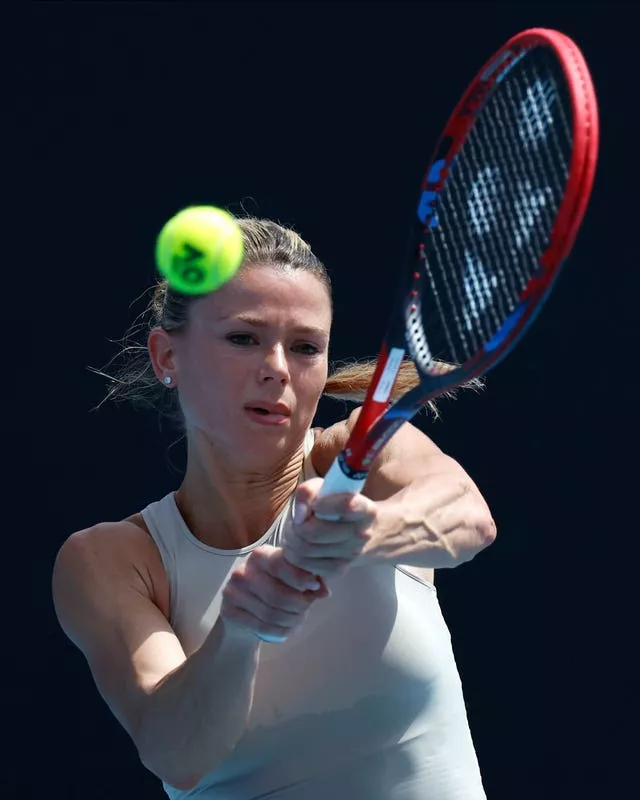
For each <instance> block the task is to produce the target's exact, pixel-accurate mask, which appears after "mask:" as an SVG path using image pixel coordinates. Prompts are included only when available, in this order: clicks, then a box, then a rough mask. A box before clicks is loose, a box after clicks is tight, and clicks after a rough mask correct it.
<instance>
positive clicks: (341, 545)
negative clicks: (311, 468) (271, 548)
mask: <svg viewBox="0 0 640 800" xmlns="http://www.w3.org/2000/svg"><path fill="white" fill-rule="evenodd" d="M321 487H322V479H321V478H313V479H311V480H309V481H306V482H305V483H303V484H302V485H301V486H299V487H298V490H297V492H296V516H295V518H294V522H293V525H292V526H291V528H290V529H289V530H287V531H286V533H285V537H284V545H283V549H284V553H285V558H286V559H287V561H288V562H289V563H290V564H293V565H294V566H296V567H299V568H300V569H303V570H306V571H307V572H308V573H311V574H312V575H317V576H320V577H322V578H328V577H331V576H333V575H341V574H343V573H345V572H346V571H347V570H348V569H349V568H350V567H351V566H352V565H353V562H354V561H355V560H357V559H358V557H359V556H360V555H361V553H362V550H363V548H364V547H365V545H366V544H367V542H368V541H370V539H371V537H372V532H371V529H372V525H373V524H374V523H375V521H376V519H377V513H378V509H377V505H376V503H375V502H374V501H373V500H370V499H369V498H368V497H365V496H364V495H362V494H356V495H352V494H334V495H327V496H326V497H322V498H319V497H318V493H319V492H320V488H321ZM323 514H327V515H332V516H337V517H338V518H339V519H337V520H331V521H328V520H324V519H321V518H320V517H319V515H323Z"/></svg>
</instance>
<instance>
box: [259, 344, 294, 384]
mask: <svg viewBox="0 0 640 800" xmlns="http://www.w3.org/2000/svg"><path fill="white" fill-rule="evenodd" d="M259 377H260V381H261V382H264V381H272V380H276V381H280V383H282V384H285V383H288V382H289V378H290V376H289V364H288V362H287V357H286V353H285V351H284V347H283V346H282V345H281V344H276V345H274V346H273V347H272V348H271V349H270V350H269V351H268V352H267V354H266V355H265V358H264V361H263V362H262V364H261V366H260V376H259Z"/></svg>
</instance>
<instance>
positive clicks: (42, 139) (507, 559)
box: [0, 0, 639, 800]
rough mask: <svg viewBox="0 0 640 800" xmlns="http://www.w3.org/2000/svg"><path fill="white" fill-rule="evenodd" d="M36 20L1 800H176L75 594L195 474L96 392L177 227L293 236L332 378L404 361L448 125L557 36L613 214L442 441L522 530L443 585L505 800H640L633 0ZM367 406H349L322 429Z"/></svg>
mask: <svg viewBox="0 0 640 800" xmlns="http://www.w3.org/2000/svg"><path fill="white" fill-rule="evenodd" d="M28 14H29V17H30V19H29V20H28V21H27V23H26V27H25V28H24V36H20V33H21V32H20V31H17V32H15V36H16V38H17V40H18V41H19V50H20V55H19V56H16V60H15V61H14V63H13V64H12V70H13V72H14V74H15V78H16V85H20V84H21V83H22V82H23V81H25V82H26V83H25V86H26V90H24V91H22V92H21V93H20V96H19V101H18V104H17V105H16V107H15V112H16V113H15V122H16V126H15V129H16V131H17V132H18V135H19V137H20V138H21V139H22V141H23V143H24V144H26V145H27V147H28V158H27V160H26V161H25V162H23V163H24V164H26V175H25V172H24V167H23V168H22V170H21V171H22V174H23V177H24V178H25V181H26V183H27V187H28V191H29V192H30V198H29V201H28V204H27V206H26V209H27V210H26V211H25V212H24V214H25V216H26V217H27V222H28V224H29V234H28V238H27V240H25V239H24V238H23V239H22V240H21V242H22V249H23V257H24V255H25V254H26V255H28V258H29V263H30V264H31V273H28V272H27V273H26V274H27V275H32V276H33V286H31V285H28V286H24V285H22V286H21V287H20V291H19V292H17V293H16V294H15V295H12V297H10V298H8V302H7V306H8V314H9V316H8V320H9V323H10V324H12V325H13V326H14V327H13V328H11V329H10V330H9V331H7V330H5V332H4V339H5V342H4V343H5V345H7V343H8V341H11V340H13V338H15V332H16V331H17V332H18V334H19V340H20V343H21V344H22V343H23V342H24V343H25V346H26V347H27V348H28V349H29V353H28V355H29V358H25V359H21V365H20V366H19V367H18V368H17V371H16V372H15V373H14V374H15V376H16V379H15V380H13V381H11V386H10V387H9V390H8V391H9V394H13V400H14V402H13V405H12V409H13V411H12V412H11V415H10V417H9V419H8V424H7V428H8V431H7V433H8V434H9V435H11V433H12V432H13V433H15V432H16V431H21V433H20V441H21V446H20V450H19V453H18V455H17V457H16V464H17V465H18V467H17V469H16V472H17V475H16V477H17V481H16V485H15V492H14V490H13V489H12V490H11V491H12V494H11V496H10V497H9V498H8V501H7V507H8V510H10V511H11V512H12V513H13V514H14V515H15V519H13V520H11V519H9V518H7V519H6V524H7V526H8V530H7V536H8V539H9V541H10V543H11V545H12V546H13V547H15V550H16V556H15V558H13V559H10V560H9V562H8V565H6V566H5V588H7V589H8V590H9V592H8V596H9V598H10V599H9V600H8V601H7V604H8V610H7V612H6V613H5V619H6V621H7V623H8V624H9V630H10V631H11V634H10V635H8V643H9V644H8V652H7V654H6V657H5V669H7V670H9V672H8V673H7V675H8V679H7V680H6V682H5V685H6V691H5V693H4V697H3V705H4V719H5V724H7V723H6V721H7V720H10V728H9V727H7V728H6V732H7V735H8V737H9V741H10V746H9V749H8V750H7V749H5V752H4V755H5V756H6V763H5V765H4V768H3V769H2V771H0V797H2V798H5V797H7V798H24V799H25V800H27V799H28V800H35V798H42V797H49V796H50V795H55V796H60V797H64V798H82V799H83V800H99V799H100V800H101V799H102V798H105V799H106V798H116V797H117V798H160V797H162V796H163V795H162V791H161V789H160V787H159V784H158V782H157V781H156V780H155V778H153V776H151V775H150V774H149V773H148V772H146V770H145V769H144V768H143V767H142V766H140V765H139V764H138V762H137V758H136V754H135V751H134V748H133V746H132V745H131V743H130V741H129V739H128V737H127V735H126V734H125V733H124V731H123V730H122V729H121V728H120V727H119V725H118V723H117V722H116V721H115V719H114V718H113V717H112V716H111V715H110V713H109V712H108V710H107V709H106V706H104V704H103V702H102V700H101V699H100V697H99V696H98V694H97V692H96V690H95V688H94V686H93V684H92V682H91V678H90V676H89V673H88V670H87V668H86V664H85V662H84V659H83V658H82V656H81V654H80V653H79V651H77V650H75V649H74V648H73V647H72V645H71V644H70V643H69V642H68V641H67V640H66V639H65V638H64V637H63V635H62V633H61V631H60V629H59V628H58V626H57V623H56V620H55V617H54V614H53V610H52V605H51V599H50V575H51V567H52V563H53V559H54V557H55V553H56V551H57V549H58V547H59V546H60V544H61V543H62V541H63V540H64V539H65V538H66V537H67V536H68V535H69V534H70V533H71V532H72V531H74V530H77V529H79V528H83V527H85V526H89V525H92V524H94V523H96V522H98V521H101V520H108V519H119V518H121V517H123V516H125V515H127V514H130V513H132V512H133V511H136V510H139V509H140V508H142V507H143V506H144V505H146V504H147V503H149V502H151V501H152V500H155V499H158V498H159V497H161V496H162V495H163V494H165V493H166V492H167V491H169V490H170V489H172V488H174V487H175V486H176V485H177V482H178V480H179V469H180V465H181V463H182V460H181V458H182V456H181V449H180V445H179V444H178V445H175V446H174V441H175V438H176V437H175V435H174V434H173V433H172V432H171V431H170V430H169V429H167V428H166V427H160V426H159V425H158V421H157V419H156V417H155V416H154V415H153V414H146V415H145V414H143V413H140V412H135V411H133V410H131V409H128V408H119V409H118V408H116V409H114V408H111V407H107V406H105V407H103V408H102V409H101V410H100V411H95V412H92V410H91V409H92V408H93V407H94V406H96V404H97V403H99V401H100V400H101V399H102V396H103V392H104V389H105V385H104V383H103V381H102V380H101V379H100V378H99V377H97V376H95V375H93V374H92V373H90V372H88V371H87V367H88V366H93V367H101V366H103V365H104V364H105V362H106V361H107V360H108V359H109V358H110V357H111V356H112V355H113V354H114V353H115V351H116V346H115V345H114V344H113V343H112V342H111V341H110V340H113V339H117V338H118V337H120V336H121V335H122V334H123V333H124V331H125V329H126V328H127V327H128V325H129V324H130V323H131V322H132V321H133V319H134V318H135V316H136V315H137V314H138V313H139V312H140V311H142V309H143V307H144V305H145V298H144V297H143V298H142V300H138V302H137V303H135V304H133V305H131V304H132V301H134V300H136V298H140V296H141V295H142V294H143V293H144V291H145V289H146V288H147V287H148V285H149V284H150V283H151V281H152V280H153V279H154V265H153V260H152V256H153V244H154V240H155V236H156V235H157V232H158V231H159V229H160V227H161V226H162V224H163V223H164V222H165V221H166V220H167V219H168V217H169V216H171V215H172V214H173V213H175V212H176V211H177V210H179V209H180V208H182V207H184V206H186V205H190V204H198V203H202V204H215V205H221V206H225V207H228V208H230V210H232V211H241V210H242V209H245V210H246V211H248V212H250V213H252V214H257V215H260V216H266V217H271V218H275V219H277V220H280V221H281V222H283V223H286V224H291V225H293V226H294V227H295V228H296V229H297V230H298V231H299V232H300V233H301V234H302V235H303V237H305V238H306V239H308V240H309V241H310V242H311V243H312V245H313V247H314V249H315V251H316V252H317V254H318V255H319V256H320V257H321V258H322V259H323V260H324V261H325V263H326V264H327V266H328V268H329V270H330V272H331V275H332V278H333V280H334V284H335V305H336V317H335V329H334V338H333V352H332V357H333V358H334V359H341V358H346V357H351V356H355V357H364V356H374V355H375V354H376V352H377V348H378V344H379V341H380V337H381V335H382V333H383V327H382V325H383V321H384V319H385V316H386V313H387V309H388V300H389V285H390V284H389V282H390V280H392V279H393V277H394V274H395V271H396V269H397V268H398V266H399V262H400V258H401V256H402V255H403V253H404V245H405V237H406V233H407V225H408V215H409V213H410V209H411V207H412V204H413V203H414V201H415V198H416V192H417V185H418V182H419V180H420V177H421V173H422V171H423V170H424V168H425V167H426V164H427V162H428V159H429V157H430V155H431V152H432V148H433V146H434V144H435V141H436V138H437V136H438V134H439V133H440V130H441V128H442V125H443V124H444V122H445V121H446V119H447V116H448V114H449V112H450V111H451V110H452V107H453V104H454V103H455V101H456V100H457V99H458V96H459V95H460V93H461V92H462V91H463V89H464V88H465V87H466V84H467V83H468V81H469V80H470V79H471V78H472V77H473V75H474V74H475V72H476V70H477V69H478V68H479V67H480V66H481V65H482V64H483V63H484V62H485V61H486V59H487V58H488V57H489V56H490V55H491V53H492V52H493V51H494V50H495V49H496V48H498V47H499V46H500V45H502V44H503V42H504V41H505V40H506V39H507V38H509V37H510V36H511V35H513V34H515V33H517V32H518V31H520V30H522V29H525V28H529V27H535V26H543V27H553V28H558V29H560V30H562V31H563V32H565V33H567V34H568V35H569V36H571V37H572V38H574V39H575V40H576V41H577V43H578V44H579V45H580V47H581V48H582V49H583V52H584V54H585V56H586V58H587V60H588V62H589V64H590V67H591V70H592V73H593V78H594V81H595V84H596V89H597V92H598V95H599V102H600V113H601V125H602V139H601V154H600V162H599V169H598V174H597V179H596V185H595V189H594V194H593V198H592V202H591V205H590V208H589V211H588V216H587V221H586V224H585V226H584V228H583V229H582V231H581V233H580V236H579V239H578V241H577V244H576V246H575V248H574V251H573V254H572V256H571V259H570V260H569V261H568V263H567V265H566V267H565V270H564V272H563V275H562V277H561V280H560V281H559V283H558V285H557V290H556V291H555V293H554V295H553V297H552V298H551V299H550V301H549V302H548V304H547V306H546V307H545V309H544V311H543V314H542V316H541V317H540V318H539V319H538V321H537V322H536V324H535V325H534V327H533V328H532V329H531V331H530V333H529V335H528V337H527V338H526V340H524V341H523V342H522V344H521V345H520V347H519V348H518V350H517V351H516V352H515V353H514V354H513V355H512V356H511V357H510V358H509V359H507V360H506V361H505V362H503V363H502V364H501V365H500V366H499V367H498V368H497V369H496V370H495V371H494V372H492V373H490V375H489V377H488V381H487V389H486V391H485V392H484V393H483V394H481V395H476V394H472V393H469V394H467V395H462V396H460V397H459V399H457V400H455V401H453V402H447V403H443V404H442V419H441V420H440V421H438V422H430V421H428V420H426V419H425V418H422V419H421V420H420V421H419V423H418V424H419V425H420V426H421V427H422V428H423V430H425V431H426V432H427V433H428V434H429V435H430V436H431V437H432V438H433V439H434V440H435V441H436V442H437V443H438V444H439V445H440V446H441V447H443V448H444V449H445V450H446V451H447V452H449V453H450V454H451V455H453V456H454V457H455V458H456V459H458V460H459V461H460V462H461V463H462V464H463V466H464V467H465V468H466V469H467V470H468V471H469V472H470V474H471V475H472V476H473V478H474V479H475V480H476V482H477V483H478V485H479V486H480V488H481V490H482V491H483V492H484V494H485V496H486V497H487V499H488V501H489V503H490V505H491V508H492V510H493V513H494V516H495V519H496V521H497V525H498V531H499V536H498V540H497V541H496V543H495V544H494V545H493V547H491V548H490V549H489V550H487V551H485V552H484V553H482V554H481V555H480V556H478V558H476V559H475V560H474V561H473V562H472V563H471V564H468V565H465V566H463V567H460V568H459V569H456V570H452V571H449V572H440V573H439V574H438V576H437V585H438V589H439V593H440V601H441V604H442V607H443V611H444V614H445V617H446V619H447V621H448V624H449V627H450V629H451V632H452V637H453V642H454V647H455V650H456V654H457V659H458V663H459V667H460V671H461V673H462V677H463V682H464V686H465V693H466V699H467V704H468V712H469V717H470V723H471V727H472V731H473V735H474V739H475V742H476V747H477V752H478V757H479V760H480V763H481V767H482V771H483V775H484V781H485V786H486V790H487V794H488V797H489V800H525V799H526V800H528V799H529V798H531V799H532V800H533V798H536V800H538V799H539V798H554V799H555V798H585V797H599V798H610V797H621V796H624V795H625V794H626V792H625V791H624V789H623V790H622V791H621V789H620V787H621V786H623V783H624V779H623V777H622V771H621V763H620V762H621V759H620V755H619V751H618V749H617V745H614V738H615V737H616V736H617V732H618V731H619V730H620V728H621V727H623V726H624V725H625V724H627V722H628V720H627V715H628V711H627V704H626V696H625V695H624V693H623V691H622V689H621V685H620V680H619V677H618V668H619V663H620V661H621V655H620V647H621V644H620V642H621V639H622V637H621V636H620V627H621V619H622V615H623V613H624V609H625V602H626V601H624V600H623V597H622V595H623V594H624V585H625V584H624V581H623V579H622V568H623V564H624V563H625V562H628V561H629V557H628V549H627V544H626V542H627V540H629V539H632V538H633V535H637V533H638V528H639V526H638V523H637V518H636V517H637V515H635V514H634V503H633V501H634V499H635V496H634V481H635V477H636V474H637V467H635V465H634V464H633V456H634V454H635V449H634V448H633V447H631V445H633V443H634V439H637V436H636V433H635V430H636V426H635V414H634V415H632V413H631V412H632V409H631V397H632V395H633V388H634V387H633V383H634V380H633V373H632V371H631V369H630V364H631V363H632V356H633V354H634V349H635V348H634V346H633V345H634V339H635V342H636V343H637V338H636V337H635V336H634V334H635V331H636V327H637V314H636V311H635V308H634V306H633V305H632V304H633V303H634V301H635V294H636V292H637V289H638V285H639V284H638V278H637V273H636V271H635V258H634V256H635V249H636V248H635V235H634V234H635V231H634V225H636V222H635V215H636V206H637V201H636V197H635V193H634V192H633V190H632V189H629V190H628V189H627V187H631V186H632V182H633V174H634V170H635V171H637V166H636V165H635V161H634V159H633V157H632V156H631V155H630V154H631V153H632V152H633V147H631V145H632V144H633V143H634V142H635V139H636V138H637V130H638V110H637V93H636V91H635V85H636V83H635V82H636V77H637V75H638V69H637V64H636V60H635V59H636V55H635V48H636V45H635V39H634V33H633V30H634V24H635V23H634V19H635V12H634V9H633V4H628V5H626V4H621V3H615V2H608V3H579V2H572V3H567V2H565V3H560V2H555V3H524V2H520V3H518V2H511V3H482V2H475V3H469V4H467V3H461V2H447V3H442V4H436V3H426V2H423V3H420V2H415V3H407V2H399V1H398V2H360V3H358V2H351V3H348V2H324V3H312V2H292V3H276V2H268V1H267V0H265V2H256V3H247V2H234V3H217V2H209V3H206V2H203V3H180V4H179V3H115V2H114V3H33V4H31V5H30V6H29V10H28ZM13 35H14V34H12V33H11V31H10V30H9V29H7V30H6V31H5V36H7V37H10V38H11V37H12V36H13ZM15 43H16V42H15V41H14V42H13V44H15ZM5 156H8V161H9V162H10V161H11V157H12V154H11V153H10V152H5ZM8 166H9V168H11V164H10V163H9V165H8ZM13 166H15V165H13ZM625 192H627V194H626V198H625ZM23 210H24V209H23ZM5 235H7V236H9V237H10V236H11V232H10V231H9V232H8V233H7V234H5ZM23 260H24V258H23ZM20 274H21V275H22V273H20ZM30 280H31V278H30ZM25 291H27V292H29V304H28V307H27V306H25V305H24V304H23V303H22V301H21V299H20V298H22V297H24V293H25ZM26 309H28V311H27V310H26ZM12 331H13V334H12ZM9 349H10V348H9ZM344 410H345V409H344V407H343V406H342V405H341V404H336V403H332V402H330V401H327V402H325V401H323V405H322V406H321V413H320V420H319V423H320V424H325V425H326V424H330V423H331V422H333V421H335V420H336V419H337V418H339V417H340V416H342V415H343V414H344ZM16 412H17V419H16V418H15V414H16ZM25 430H26V431H28V433H29V440H28V441H27V445H28V446H27V447H25V446H24V442H25V439H24V431H25ZM16 452H18V451H16ZM625 454H627V457H628V454H631V457H632V462H631V463H632V466H631V467H630V468H629V467H628V466H625V462H624V460H623V457H624V455H625ZM25 455H26V459H25V458H24V456H25ZM23 462H25V463H23ZM621 589H622V591H620V590H621ZM13 627H15V631H14V630H13ZM354 800H360V799H357V798H354Z"/></svg>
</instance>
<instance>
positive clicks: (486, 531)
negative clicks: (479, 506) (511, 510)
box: [476, 516, 498, 550]
mask: <svg viewBox="0 0 640 800" xmlns="http://www.w3.org/2000/svg"><path fill="white" fill-rule="evenodd" d="M476 530H477V532H478V541H479V550H484V549H485V548H486V547H489V545H491V544H493V543H494V542H495V540H496V537H497V536H498V529H497V528H496V523H495V522H494V520H493V517H491V516H488V517H487V518H486V519H483V520H482V521H481V522H480V524H479V525H477V526H476Z"/></svg>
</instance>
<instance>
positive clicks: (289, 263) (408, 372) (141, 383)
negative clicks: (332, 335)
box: [90, 217, 482, 427]
mask: <svg viewBox="0 0 640 800" xmlns="http://www.w3.org/2000/svg"><path fill="white" fill-rule="evenodd" d="M236 222H237V223H238V225H239V227H240V229H241V231H242V236H243V242H244V260H243V263H242V269H245V268H247V267H251V266H255V265H257V264H269V265H270V266H272V267H275V268H276V269H281V270H282V271H283V272H284V271H289V270H304V271H306V272H310V273H311V274H313V275H315V276H316V278H318V280H319V281H320V282H321V283H322V285H323V286H324V287H325V289H326V291H327V296H328V298H329V301H330V302H332V292H331V279H330V277H329V274H328V273H327V270H326V268H325V266H324V264H323V263H322V262H321V261H320V259H319V258H318V257H317V256H316V255H315V254H314V253H313V252H312V250H311V247H310V246H309V245H308V244H307V242H305V241H304V239H302V237H301V236H299V234H298V233H296V232H295V231H294V230H292V229H291V228H287V227H285V226H283V225H280V224H279V223H276V222H273V221H272V220H267V219H257V218H255V217H238V218H236ZM194 299H195V298H194V297H193V296H189V295H185V294H180V293H179V292H175V291H173V290H172V289H171V287H170V286H169V285H168V284H167V281H166V280H160V281H159V282H158V283H157V284H156V285H155V286H154V287H152V297H151V301H150V302H149V304H148V306H147V308H146V309H145V310H144V311H143V312H142V314H141V315H140V316H139V317H138V318H137V319H136V321H135V322H134V324H133V325H132V326H131V327H130V328H129V330H128V331H127V332H126V333H125V335H124V337H123V338H122V339H121V340H120V342H119V343H120V345H121V348H120V351H119V352H118V353H116V355H115V356H114V357H113V358H112V359H111V360H110V361H109V363H108V364H107V365H106V366H105V367H103V368H102V369H93V368H90V369H91V370H92V371H93V372H95V373H97V374H99V375H101V376H103V377H105V378H107V379H108V381H109V382H110V386H109V388H108V390H107V394H106V396H105V397H104V399H103V400H102V401H101V403H100V404H99V406H100V405H102V403H104V402H106V401H108V400H113V401H114V402H116V403H118V402H125V401H126V402H131V403H133V404H134V405H136V406H142V407H151V408H154V409H156V410H157V411H159V412H160V413H161V414H163V415H164V416H166V417H167V418H168V419H170V420H171V421H172V422H174V423H176V424H177V425H178V426H180V427H182V426H183V424H184V420H183V416H182V410H181V408H180V403H179V400H178V392H174V391H167V390H166V388H165V387H164V386H163V385H162V384H160V382H159V381H158V379H157V378H156V376H155V374H154V372H153V369H152V366H151V362H150V360H149V353H148V350H147V344H146V337H147V335H148V332H149V331H150V330H152V329H153V328H156V327H160V328H163V329H164V330H167V331H176V330H179V329H181V328H183V327H184V326H185V325H186V324H187V322H188V318H189V308H190V306H191V304H192V303H193V301H194ZM141 337H142V338H143V341H140V338H141ZM375 367H376V361H375V359H367V360H364V361H358V362H354V363H342V364H341V365H340V366H338V367H336V368H335V369H333V370H332V371H331V373H330V375H329V377H328V379H327V382H326V385H325V387H324V391H323V394H324V395H325V396H327V397H330V398H333V399H335V400H343V401H346V402H351V403H361V402H362V401H363V400H364V398H365V395H366V393H367V389H368V387H369V384H370V382H371V378H372V377H373V373H374V370H375ZM442 368H443V369H453V368H454V367H453V365H448V364H444V363H443V364H442ZM106 370H110V372H107V371H106ZM418 383H419V377H418V373H417V371H416V368H415V366H414V364H413V362H412V361H410V360H406V361H404V362H403V363H402V365H401V368H400V371H399V373H398V377H397V380H396V383H395V386H394V389H393V392H392V394H391V397H390V400H393V399H395V398H397V397H399V396H401V395H403V394H404V393H405V392H406V391H408V390H409V389H411V388H413V387H414V386H417V385H418ZM465 386H467V387H470V388H474V389H479V388H481V387H482V382H481V381H480V380H479V379H474V380H472V381H470V382H469V383H467V384H465ZM453 395H454V392H449V393H448V396H450V397H451V396H453ZM445 396H446V395H445ZM99 406H98V407H99ZM428 408H429V409H430V410H431V411H432V413H433V414H434V415H435V416H438V410H437V408H436V405H435V403H434V402H433V401H430V402H429V403H428Z"/></svg>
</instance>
